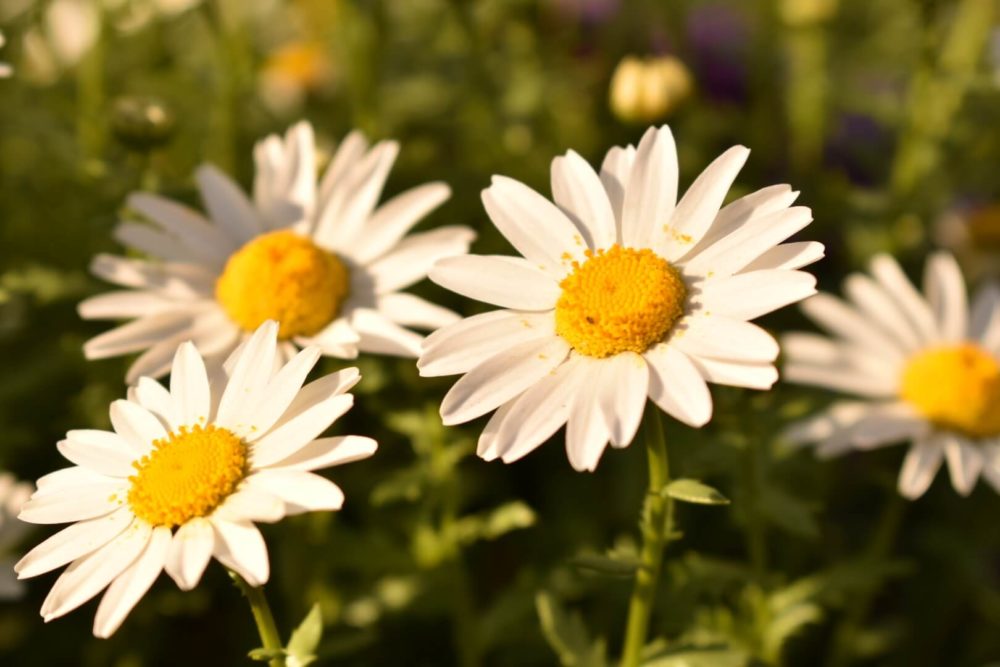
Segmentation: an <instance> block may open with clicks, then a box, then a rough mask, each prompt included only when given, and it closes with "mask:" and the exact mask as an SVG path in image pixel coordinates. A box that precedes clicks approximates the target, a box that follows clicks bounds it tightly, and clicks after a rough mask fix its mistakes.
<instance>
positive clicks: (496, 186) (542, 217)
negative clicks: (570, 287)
mask: <svg viewBox="0 0 1000 667" xmlns="http://www.w3.org/2000/svg"><path fill="white" fill-rule="evenodd" d="M482 198H483V205H484V206H485V207H486V213H487V214H488V215H489V216H490V219H491V220H492V221H493V224H495V225H496V227H497V229H499V230H500V233H501V234H503V235H504V236H505V237H506V238H507V240H508V241H510V243H511V245H513V246H514V248H515V249H516V250H517V251H518V252H519V253H521V255H523V256H524V257H525V258H526V259H527V260H528V262H527V263H528V264H529V265H531V266H532V267H535V268H537V269H538V270H541V271H543V272H545V273H546V274H547V275H549V276H551V277H552V278H555V279H556V280H559V279H561V278H562V277H563V276H564V275H566V273H567V272H568V271H569V269H570V266H571V264H572V261H573V260H578V261H583V260H584V255H583V251H584V250H586V248H587V246H586V243H585V242H584V240H583V237H582V236H581V235H580V233H579V232H578V231H577V229H576V227H574V226H573V223H572V221H570V219H569V218H567V217H566V214H565V213H563V212H562V211H561V210H559V207H557V206H556V205H555V204H553V203H552V202H550V201H549V200H548V199H546V198H545V197H543V196H542V195H540V194H538V193H537V192H535V191H534V190H532V189H531V188H529V187H528V186H526V185H524V184H523V183H519V182H517V181H515V180H513V179H510V178H506V177H504V176H494V177H493V184H492V185H491V186H490V187H488V188H487V189H485V190H483V197H482Z"/></svg>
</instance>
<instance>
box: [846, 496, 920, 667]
mask: <svg viewBox="0 0 1000 667" xmlns="http://www.w3.org/2000/svg"><path fill="white" fill-rule="evenodd" d="M891 493H892V497H891V498H889V500H888V501H887V502H886V504H885V507H884V509H883V510H882V516H881V517H879V520H878V524H877V525H876V527H875V531H874V535H873V537H872V540H871V542H870V543H869V547H868V552H867V553H866V554H865V560H866V561H868V563H870V564H871V565H872V566H875V565H876V564H877V563H878V562H879V561H883V560H885V559H886V558H887V557H888V556H889V554H890V553H891V551H892V547H893V545H894V544H895V542H896V535H897V534H898V533H899V527H900V526H901V525H902V523H903V514H904V513H905V511H906V507H907V504H908V501H907V500H905V499H904V498H903V497H902V496H900V495H899V493H897V492H896V490H895V489H893V490H892V491H891ZM877 593H878V589H877V588H872V589H869V590H866V591H863V592H861V593H859V594H858V595H857V596H856V597H855V598H854V599H853V600H852V601H851V604H850V605H849V606H848V608H847V610H846V611H845V612H844V615H843V617H842V618H841V621H840V624H839V625H838V626H837V629H836V630H835V631H834V634H833V640H832V646H831V650H830V653H829V654H828V655H827V661H826V664H827V667H845V665H849V664H850V663H851V658H852V657H853V656H852V651H853V648H854V645H855V644H856V642H857V636H858V632H859V631H860V630H861V627H862V626H863V624H864V622H865V618H866V617H867V616H868V612H869V610H870V609H871V606H872V603H873V602H874V601H875V596H876V594H877Z"/></svg>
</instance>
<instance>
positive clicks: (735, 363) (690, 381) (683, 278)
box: [417, 126, 823, 470]
mask: <svg viewBox="0 0 1000 667" xmlns="http://www.w3.org/2000/svg"><path fill="white" fill-rule="evenodd" d="M749 153H750V151H749V150H747V149H746V148H745V147H743V146H735V147H733V148H731V149H729V150H728V151H726V152H725V153H723V154H722V155H721V156H720V157H719V158H717V159H716V160H715V161H714V162H712V164H710V165H709V166H708V167H707V168H706V169H705V170H704V171H703V172H702V173H701V175H699V176H698V178H697V179H695V181H694V183H693V184H692V185H691V186H690V187H689V188H688V190H687V192H686V193H685V194H684V196H683V197H681V198H680V201H677V184H678V167H677V153H676V148H675V146H674V139H673V135H672V134H671V132H670V129H669V128H668V127H666V126H663V127H662V128H658V129H657V128H650V129H649V130H648V131H647V132H646V134H645V135H644V136H643V138H642V141H641V142H640V143H639V147H638V149H636V148H633V147H632V146H628V147H626V148H620V147H615V148H612V149H611V150H610V151H609V152H608V154H607V157H605V159H604V163H603V165H602V166H601V171H600V174H598V173H597V172H595V171H594V169H593V168H592V167H591V166H590V165H589V164H587V162H586V161H585V160H584V159H583V158H582V157H580V156H579V155H578V154H576V153H574V152H573V151H570V152H568V153H567V154H566V155H565V156H563V157H558V158H556V159H555V160H553V162H552V191H553V198H554V200H555V203H553V202H551V201H549V200H548V199H546V198H545V197H543V196H542V195H540V194H538V193H537V192H535V191H534V190H532V189H530V188H528V187H527V186H526V185H523V184H521V183H519V182H517V181H514V180H512V179H509V178H505V177H502V176H497V177H494V179H493V184H492V185H491V186H490V187H489V188H487V189H486V190H485V191H484V192H483V203H484V205H485V206H486V212H487V213H488V214H489V216H490V218H491V219H492V221H493V223H494V224H495V225H496V227H497V229H499V230H500V232H501V233H502V234H503V235H504V236H505V237H506V238H507V240H508V241H510V242H511V244H512V245H513V246H514V248H515V249H517V251H518V252H520V253H521V255H522V257H508V256H500V255H492V256H478V255H466V256H462V257H453V258H448V259H444V260H441V261H439V262H438V263H437V264H436V265H435V266H434V268H433V269H432V270H431V274H430V276H431V279H432V280H433V281H434V282H436V283H438V284H440V285H442V286H444V287H446V288H448V289H450V290H452V291H454V292H457V293H459V294H463V295H465V296H467V297H470V298H473V299H476V300H479V301H483V302H485V303H490V304H494V305H497V306H500V307H501V308H504V310H494V311H491V312H488V313H483V314H481V315H474V316H472V317H469V318H466V319H464V320H462V321H461V322H457V323H455V324H453V325H450V326H447V327H444V328H443V329H441V330H439V331H436V332H434V333H433V334H431V335H430V336H428V337H427V340H426V341H425V342H424V347H423V353H422V355H421V357H420V360H419V361H418V362H417V366H418V367H419V369H420V373H421V374H422V375H425V376H440V375H456V374H464V375H463V377H462V378H461V379H459V380H458V382H456V383H455V385H454V386H453V387H452V388H451V390H450V391H449V392H448V394H447V395H446V396H445V398H444V401H443V402H442V404H441V416H442V417H443V419H444V422H445V423H446V424H459V423H463V422H467V421H470V420H472V419H475V418H477V417H480V416H482V415H484V414H486V413H487V412H490V411H492V410H496V412H495V413H494V415H493V417H492V418H491V419H490V421H489V423H487V424H486V427H485V428H484V430H483V433H482V435H481V436H480V438H479V448H478V453H479V455H480V456H482V457H483V458H485V459H487V460H490V459H496V458H500V459H502V460H503V461H504V462H511V461H515V460H517V459H519V458H521V457H522V456H524V455H526V454H528V453H529V452H531V451H532V450H534V449H535V448H536V447H538V446H539V445H541V444H542V443H543V442H545V441H546V440H548V439H549V437H551V436H552V435H553V434H554V433H555V432H556V431H557V430H558V429H559V428H561V427H562V426H563V425H564V424H565V425H566V450H567V454H568V456H569V461H570V463H571V465H572V466H573V467H574V468H575V469H577V470H594V469H595V468H596V467H597V463H598V461H599V459H600V457H601V455H602V454H603V452H604V450H605V448H606V446H607V444H608V441H609V440H610V442H611V444H612V446H614V447H625V446H627V445H629V444H630V443H631V442H632V439H633V437H634V436H635V433H636V430H637V428H638V426H639V422H640V420H641V418H642V414H643V412H644V410H645V406H646V401H647V398H649V399H652V401H653V402H654V403H655V404H656V407H657V408H658V409H660V410H663V411H664V412H666V413H668V414H670V415H671V416H673V417H675V418H676V419H678V420H679V421H681V422H683V423H685V424H688V425H690V426H694V427H700V426H703V425H704V424H706V423H707V422H708V421H709V420H710V419H711V417H712V396H711V393H710V392H709V389H708V385H707V382H715V383H718V384H725V385H733V386H738V387H751V388H755V389H768V388H770V387H771V385H772V384H773V383H774V381H775V380H776V379H777V377H778V373H777V371H776V370H775V368H774V366H773V362H774V360H775V358H776V357H777V356H778V343H777V342H776V341H775V340H774V338H772V337H771V335H770V334H769V333H767V332H766V331H764V330H763V329H762V328H760V327H759V326H757V325H755V324H752V323H750V321H749V320H752V319H754V318H757V317H760V316H761V315H764V314H765V313H769V312H771V311H773V310H775V309H777V308H781V307H782V306H786V305H788V304H790V303H794V302H796V301H798V300H800V299H803V298H805V297H807V296H809V295H811V294H814V293H815V291H816V290H815V284H816V280H815V278H813V276H812V275H810V274H809V273H806V272H804V271H799V270H798V269H800V268H802V267H803V266H806V265H808V264H811V263H812V262H815V261H816V260H818V259H819V258H820V257H822V256H823V246H822V245H821V244H819V243H815V242H799V243H783V241H785V240H786V239H787V238H789V237H790V236H792V235H793V234H795V233H796V232H798V231H800V230H801V229H803V228H804V227H805V226H806V225H808V224H809V223H810V222H811V221H812V213H811V212H810V210H809V209H808V208H806V207H802V206H796V207H791V206H792V203H793V202H794V201H795V198H796V196H797V195H798V193H797V192H792V190H791V188H789V187H788V186H787V185H777V186H773V187H769V188H764V189H762V190H759V191H757V192H754V193H752V194H749V195H747V196H745V197H742V198H740V199H737V200H735V201H734V202H732V203H731V204H729V205H728V206H725V207H722V202H723V200H724V199H725V197H726V195H727V193H728V192H729V188H730V186H731V185H732V183H733V181H734V180H735V178H736V176H737V174H738V173H739V170H740V169H741V168H742V166H743V164H744V162H745V161H746V159H747V156H748V155H749ZM790 207H791V208H790ZM720 208H721V210H720Z"/></svg>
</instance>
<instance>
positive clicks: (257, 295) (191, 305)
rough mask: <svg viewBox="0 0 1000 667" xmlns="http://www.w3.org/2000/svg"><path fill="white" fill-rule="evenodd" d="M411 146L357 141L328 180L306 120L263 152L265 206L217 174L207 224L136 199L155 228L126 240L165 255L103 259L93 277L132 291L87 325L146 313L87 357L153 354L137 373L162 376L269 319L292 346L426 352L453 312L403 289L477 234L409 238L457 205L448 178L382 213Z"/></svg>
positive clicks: (285, 350) (210, 183)
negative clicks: (185, 353)
mask: <svg viewBox="0 0 1000 667" xmlns="http://www.w3.org/2000/svg"><path fill="white" fill-rule="evenodd" d="M398 150H399V146H398V144H397V143H396V142H394V141H382V142H379V143H378V144H376V145H375V146H373V147H372V148H371V149H370V150H369V148H368V144H367V142H366V141H365V139H364V138H363V137H362V136H361V135H360V134H359V133H357V132H353V133H351V134H349V135H348V136H347V137H346V138H345V139H344V141H343V143H342V144H341V145H340V148H339V149H338V150H337V153H336V155H334V157H333V160H332V162H331V163H330V165H329V167H327V169H326V174H325V175H324V177H323V179H322V181H321V182H320V183H319V184H318V185H317V183H316V160H315V146H314V140H313V130H312V127H311V126H310V125H309V124H308V123H300V124H298V125H296V126H295V127H293V128H292V129H291V130H289V132H288V134H287V135H286V136H285V137H284V139H282V138H281V137H278V136H271V137H268V138H266V139H264V140H263V141H261V142H260V143H259V144H258V145H257V148H256V150H255V152H254V157H255V160H256V165H257V174H256V178H255V181H254V191H253V200H252V201H251V199H249V198H248V197H247V196H246V195H245V194H244V193H243V192H242V191H241V190H240V188H239V186H238V185H236V184H235V183H234V182H233V181H232V180H230V179H229V178H228V177H227V176H226V175H224V174H223V173H222V172H220V171H219V170H217V169H215V168H214V167H211V166H204V167H202V168H200V169H199V170H198V172H197V173H196V175H195V178H196V179H197V181H198V186H199V188H200V189H201V195H202V198H203V200H204V202H205V206H206V208H207V209H208V217H207V218H206V217H205V216H203V215H201V214H200V213H198V212H197V211H194V210H192V209H190V208H188V207H186V206H183V205H181V204H178V203H176V202H173V201H170V200H168V199H164V198H163V197H159V196H157V195H151V194H147V193H136V194H133V195H132V196H131V197H129V200H128V205H129V207H130V208H131V209H133V210H134V211H136V212H137V213H139V214H141V215H142V216H143V217H145V218H147V219H148V220H149V221H150V222H151V223H153V224H151V225H150V224H141V223H137V222H134V221H130V222H123V223H121V225H119V227H118V228H117V230H116V233H115V236H116V237H117V238H118V240H119V241H121V242H122V243H124V244H125V245H127V246H129V247H130V248H132V249H135V250H139V251H142V252H144V253H146V254H148V255H150V256H151V257H153V258H154V259H153V260H141V259H132V258H125V257H116V256H111V255H100V256H98V257H96V258H95V260H94V262H93V264H92V267H91V268H92V271H93V272H94V273H95V274H96V275H98V276H99V277H101V278H104V279H105V280H108V281H109V282H113V283H116V284H118V285H121V286H123V287H126V288H127V289H125V290H122V291H117V292H111V293H109V294H103V295H100V296H96V297H93V298H91V299H88V300H86V301H84V302H83V303H81V304H80V314H81V315H82V316H83V317H84V318H87V319H112V318H114V319H118V318H136V319H135V321H133V322H130V323H128V324H125V325H123V326H120V327H118V328H117V329H113V330H112V331H109V332H107V333H104V334H101V335H100V336H97V337H96V338H93V339H92V340H90V341H88V342H87V344H86V345H85V346H84V353H85V354H86V355H87V358H88V359H101V358H105V357H113V356H119V355H123V354H130V353H132V352H137V351H141V350H145V352H144V353H143V354H142V355H141V356H140V357H139V358H138V360H136V362H135V363H134V364H133V365H132V367H131V369H130V370H129V372H128V378H129V381H130V382H131V381H134V380H135V378H137V377H138V376H140V375H151V376H154V377H156V376H160V375H163V374H164V373H166V372H167V370H168V369H169V368H170V359H171V357H172V356H173V353H174V350H175V349H176V348H177V346H178V345H179V344H180V343H181V342H182V341H185V340H193V341H194V343H195V345H197V346H198V349H199V351H201V353H202V354H204V355H206V356H207V355H221V354H225V353H228V351H230V350H232V349H233V347H235V346H236V345H237V344H238V343H239V342H240V341H241V340H244V339H245V338H246V337H247V336H248V335H249V334H250V333H251V332H253V331H254V330H255V329H256V328H257V327H258V326H260V324H261V322H263V321H265V320H268V319H273V320H276V321H278V322H280V324H281V329H280V333H279V337H280V339H281V341H282V342H281V345H280V351H281V354H282V355H283V357H284V358H285V359H289V358H291V357H292V356H293V355H294V354H295V351H296V346H307V345H316V346H318V347H319V348H320V349H321V350H322V351H323V354H326V355H330V356H334V357H340V358H353V357H355V356H357V354H358V352H359V351H360V352H372V353H375V354H392V355H399V356H404V357H416V356H417V355H418V354H419V353H420V343H421V341H422V340H423V338H422V336H420V335H418V334H416V333H414V332H413V331H410V330H409V329H407V328H404V327H409V326H414V327H422V328H428V329H434V328H437V327H440V326H444V325H445V324H450V323H452V322H454V321H456V320H458V319H459V317H458V315H456V314H455V313H453V312H451V311H449V310H446V309H444V308H441V307H440V306H436V305H434V304H432V303H430V302H428V301H425V300H424V299H421V298H420V297H417V296H414V295H411V294H406V293H403V292H400V290H402V289H404V288H406V287H409V286H410V285H412V284H414V283H416V282H418V281H420V280H422V279H423V278H425V277H426V276H427V271H428V270H429V269H430V267H431V265H432V264H433V263H434V262H435V261H437V260H438V259H440V258H442V257H447V256H451V255H457V254H461V253H464V252H466V251H467V250H468V247H469V243H471V241H472V239H473V237H474V234H473V232H472V230H470V229H469V228H467V227H459V226H450V227H439V228H437V229H433V230H431V231H426V232H419V233H416V234H411V235H409V236H407V232H408V231H409V230H410V229H411V228H412V227H413V226H414V225H416V224H417V223H418V222H420V220H421V219H422V218H423V217H424V216H425V215H427V213H428V212H430V211H432V210H433V209H434V208H436V207H437V206H438V205H439V204H441V202H443V201H444V200H445V199H447V198H448V196H449V194H450V191H449V189H448V186H447V185H445V184H443V183H429V184H426V185H421V186H418V187H415V188H413V189H411V190H407V191H406V192H403V193H402V194H400V195H398V196H396V197H394V198H393V199H391V200H390V201H388V202H386V203H385V204H384V205H382V206H380V207H378V208H376V204H377V202H378V199H379V196H380V194H381V192H382V187H383V185H384V184H385V181H386V178H387V177H388V175H389V170H390V169H391V167H392V164H393V161H394V160H395V159H396V154H397V152H398Z"/></svg>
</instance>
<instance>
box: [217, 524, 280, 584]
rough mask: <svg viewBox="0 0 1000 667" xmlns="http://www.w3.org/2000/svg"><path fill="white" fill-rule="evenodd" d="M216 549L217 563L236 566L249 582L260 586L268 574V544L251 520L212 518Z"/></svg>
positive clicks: (231, 567)
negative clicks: (233, 520)
mask: <svg viewBox="0 0 1000 667" xmlns="http://www.w3.org/2000/svg"><path fill="white" fill-rule="evenodd" d="M212 527H213V528H214V529H215V545H214V547H215V550H214V551H213V552H212V553H213V555H214V556H215V557H216V558H217V559H218V561H219V562H220V563H222V564H223V565H225V566H226V567H228V568H230V569H231V570H235V571H236V573H237V574H239V575H240V576H241V577H243V578H244V579H245V580H246V582H247V583H248V584H250V585H251V586H254V587H257V586H263V585H264V584H266V583H267V579H268V577H269V576H270V574H271V566H270V562H269V561H268V559H267V546H266V545H265V544H264V538H263V537H262V536H261V534H260V531H259V530H257V527H256V526H254V525H253V524H252V523H242V522H241V523H233V522H230V521H222V520H213V521H212Z"/></svg>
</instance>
